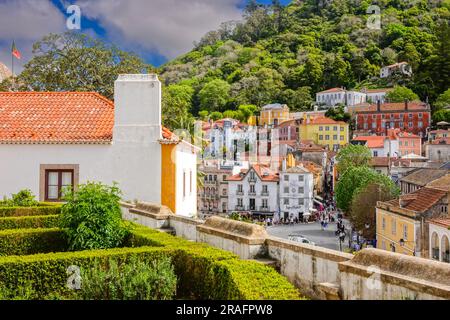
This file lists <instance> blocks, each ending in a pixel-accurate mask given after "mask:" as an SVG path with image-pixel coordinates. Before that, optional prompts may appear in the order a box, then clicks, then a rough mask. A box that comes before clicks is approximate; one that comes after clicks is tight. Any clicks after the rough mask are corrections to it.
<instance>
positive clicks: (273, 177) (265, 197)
mask: <svg viewBox="0 0 450 320" xmlns="http://www.w3.org/2000/svg"><path fill="white" fill-rule="evenodd" d="M227 181H228V211H229V212H247V213H251V214H253V215H264V216H273V215H274V214H275V213H276V212H278V182H279V175H278V174H277V173H275V172H274V171H272V170H270V169H269V168H268V167H265V166H262V165H252V166H251V167H250V169H249V170H242V171H241V172H240V173H239V174H237V175H233V176H230V177H228V179H227Z"/></svg>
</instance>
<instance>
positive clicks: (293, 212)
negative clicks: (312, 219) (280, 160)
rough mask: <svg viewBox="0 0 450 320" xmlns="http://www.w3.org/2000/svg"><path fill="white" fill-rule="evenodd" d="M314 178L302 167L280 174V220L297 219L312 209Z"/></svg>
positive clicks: (288, 169)
mask: <svg viewBox="0 0 450 320" xmlns="http://www.w3.org/2000/svg"><path fill="white" fill-rule="evenodd" d="M313 183H314V176H313V174H312V173H311V172H309V171H308V170H307V169H306V168H304V167H303V166H296V167H292V168H287V169H286V168H284V170H283V171H281V172H280V185H279V195H280V214H281V217H280V218H284V219H290V218H293V219H295V218H297V219H298V218H299V217H300V215H303V214H309V213H311V210H312V209H313V199H314V185H313Z"/></svg>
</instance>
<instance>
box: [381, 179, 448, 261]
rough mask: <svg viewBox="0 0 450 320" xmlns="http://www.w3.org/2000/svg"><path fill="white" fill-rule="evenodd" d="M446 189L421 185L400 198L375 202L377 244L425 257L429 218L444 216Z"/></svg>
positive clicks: (445, 215) (427, 247)
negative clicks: (421, 186) (422, 186)
mask: <svg viewBox="0 0 450 320" xmlns="http://www.w3.org/2000/svg"><path fill="white" fill-rule="evenodd" d="M448 200H449V192H448V191H444V190H440V189H435V188H430V187H424V188H421V189H419V190H417V191H415V192H412V193H410V194H406V195H402V196H400V198H399V199H395V200H391V201H387V202H378V204H377V207H376V223H377V225H376V235H377V248H378V249H381V250H388V251H393V252H398V253H402V254H407V255H415V256H419V257H423V258H428V257H429V255H430V253H429V221H430V220H431V219H436V218H444V217H445V218H446V217H447V215H448Z"/></svg>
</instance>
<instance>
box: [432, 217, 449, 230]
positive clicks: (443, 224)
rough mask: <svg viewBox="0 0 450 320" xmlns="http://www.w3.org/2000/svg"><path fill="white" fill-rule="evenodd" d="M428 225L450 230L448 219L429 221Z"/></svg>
mask: <svg viewBox="0 0 450 320" xmlns="http://www.w3.org/2000/svg"><path fill="white" fill-rule="evenodd" d="M430 223H432V224H436V225H438V226H440V227H444V228H447V229H450V218H436V219H431V220H430Z"/></svg>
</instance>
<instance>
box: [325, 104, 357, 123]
mask: <svg viewBox="0 0 450 320" xmlns="http://www.w3.org/2000/svg"><path fill="white" fill-rule="evenodd" d="M325 116H326V117H327V118H331V119H333V120H335V121H344V122H350V120H351V118H352V116H351V115H350V114H349V113H347V112H345V108H344V106H338V107H335V108H330V109H328V110H327V112H326V113H325Z"/></svg>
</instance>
